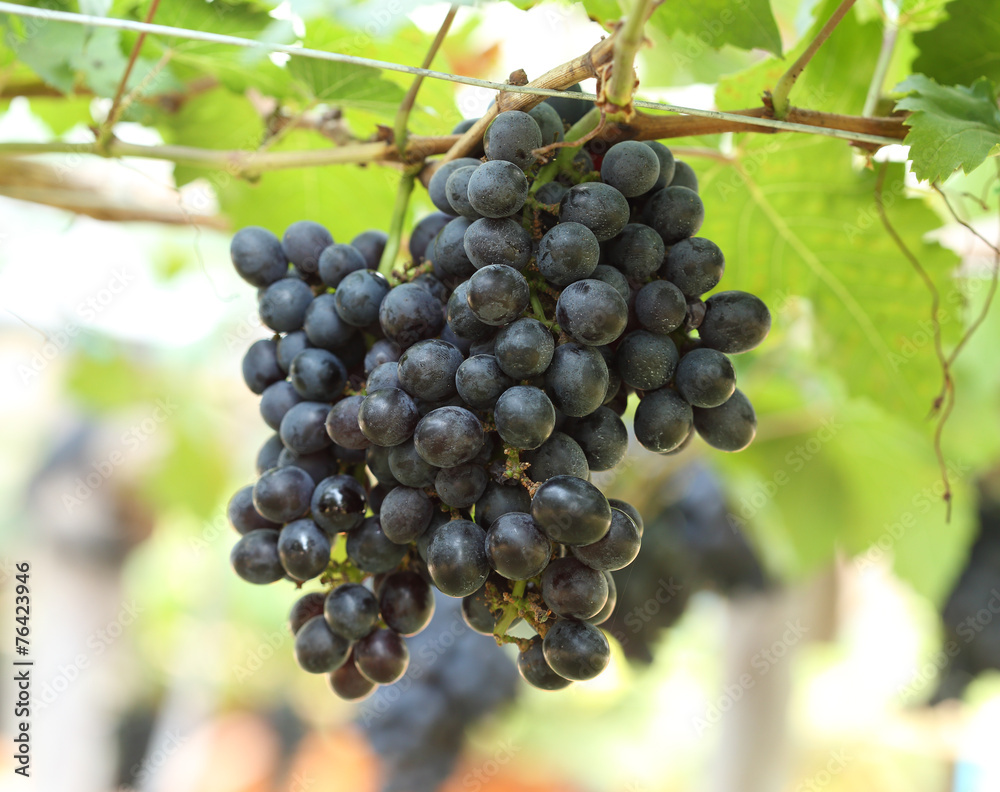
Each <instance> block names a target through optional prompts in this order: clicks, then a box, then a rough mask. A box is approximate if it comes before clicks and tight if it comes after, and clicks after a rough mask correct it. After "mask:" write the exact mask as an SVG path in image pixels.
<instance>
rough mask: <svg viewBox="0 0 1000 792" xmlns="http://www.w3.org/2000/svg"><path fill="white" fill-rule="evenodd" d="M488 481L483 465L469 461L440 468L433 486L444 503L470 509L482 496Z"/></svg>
mask: <svg viewBox="0 0 1000 792" xmlns="http://www.w3.org/2000/svg"><path fill="white" fill-rule="evenodd" d="M488 481H489V478H488V477H487V475H486V470H485V469H484V468H483V466H482V465H477V464H475V463H472V462H469V463H466V464H464V465H458V466H456V467H453V468H446V469H444V470H439V471H438V472H437V476H436V478H435V479H434V485H433V486H434V491H435V492H437V494H438V497H439V498H440V499H441V501H442V502H443V503H446V504H447V505H448V506H451V507H452V508H453V509H468V508H469V507H470V506H472V505H473V504H474V503H475V502H476V501H477V500H479V499H480V498H481V497H482V495H483V493H484V492H485V491H486V484H487V482H488Z"/></svg>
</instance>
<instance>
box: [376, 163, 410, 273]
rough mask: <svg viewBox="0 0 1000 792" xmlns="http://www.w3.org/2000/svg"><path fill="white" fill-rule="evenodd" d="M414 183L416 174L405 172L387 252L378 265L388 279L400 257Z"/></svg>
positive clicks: (393, 216)
mask: <svg viewBox="0 0 1000 792" xmlns="http://www.w3.org/2000/svg"><path fill="white" fill-rule="evenodd" d="M414 181H416V173H414V172H413V171H412V170H411V171H405V172H404V173H403V175H402V176H401V177H400V180H399V188H398V190H397V191H396V205H395V206H393V208H392V221H391V222H390V224H389V238H388V239H387V240H386V243H385V250H383V251H382V259H381V260H380V261H379V263H378V271H379V272H381V273H382V274H383V275H385V276H386V277H387V278H388V277H389V276H390V275H391V274H392V268H393V267H394V266H395V264H396V256H398V255H399V244H400V241H401V240H402V238H403V226H404V225H405V224H406V209H407V207H408V206H409V204H410V193H412V192H413V183H414Z"/></svg>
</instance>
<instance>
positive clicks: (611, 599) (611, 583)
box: [587, 572, 618, 627]
mask: <svg viewBox="0 0 1000 792" xmlns="http://www.w3.org/2000/svg"><path fill="white" fill-rule="evenodd" d="M604 579H605V580H607V581H608V601H607V602H605V603H604V607H603V608H601V609H600V610H599V611H598V612H597V615H596V616H591V617H590V618H589V619H587V621H588V622H589V623H590V624H593V625H594V626H595V627H596V626H598V625H601V624H604V622H606V621H607V620H608V619H610V618H611V615H612V614H613V613H614V612H615V605H617V604H618V586H617V585H615V577H614V575H612V574H611V573H610V572H605V573H604Z"/></svg>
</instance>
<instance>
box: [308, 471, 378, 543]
mask: <svg viewBox="0 0 1000 792" xmlns="http://www.w3.org/2000/svg"><path fill="white" fill-rule="evenodd" d="M367 508H368V497H367V494H366V492H365V488H364V487H363V486H362V485H361V482H359V481H358V480H357V479H356V478H354V477H353V476H344V475H336V476H330V477H328V478H325V479H323V480H322V481H321V482H320V483H319V484H317V485H316V489H315V490H314V491H313V495H312V501H311V503H310V512H311V514H312V518H313V520H315V521H316V523H317V524H318V525H319V527H320V528H322V529H323V530H324V531H326V532H327V533H329V534H336V533H341V532H343V531H353V530H354V529H355V528H357V527H358V526H359V525H361V523H362V522H363V521H364V518H365V510H366V509H367Z"/></svg>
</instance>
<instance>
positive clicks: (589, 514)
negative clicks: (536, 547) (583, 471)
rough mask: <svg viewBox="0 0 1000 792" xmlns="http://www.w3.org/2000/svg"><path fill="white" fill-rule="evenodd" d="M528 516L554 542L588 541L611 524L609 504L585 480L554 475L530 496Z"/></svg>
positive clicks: (602, 534) (582, 543) (569, 543)
mask: <svg viewBox="0 0 1000 792" xmlns="http://www.w3.org/2000/svg"><path fill="white" fill-rule="evenodd" d="M531 516H532V517H533V518H534V519H535V522H536V523H537V524H538V526H539V527H540V528H541V529H542V530H543V531H544V532H545V534H546V536H548V537H549V538H550V539H551V540H552V541H554V542H561V543H562V544H567V545H588V544H593V543H594V542H596V541H598V540H600V539H602V538H603V537H604V535H605V534H606V533H607V532H608V529H609V528H610V527H611V507H610V506H609V505H608V499H607V498H605V497H604V494H603V493H602V492H601V491H600V490H599V489H598V488H597V487H595V486H594V485H593V484H591V483H590V482H589V481H584V480H583V479H582V478H576V477H575V476H554V477H553V478H550V479H549V480H548V481H546V482H545V483H544V484H542V485H541V486H540V487H539V488H538V489H537V490H536V491H535V495H534V497H533V498H532V499H531Z"/></svg>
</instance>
